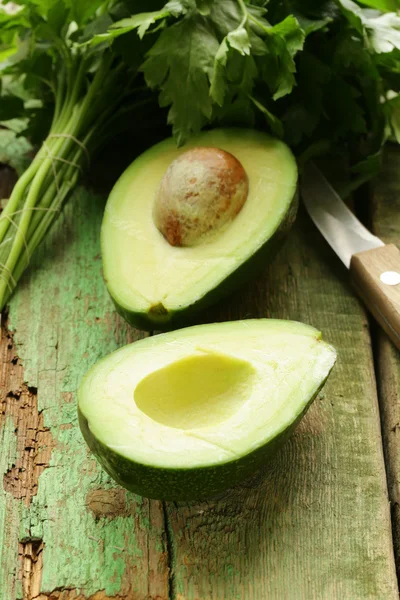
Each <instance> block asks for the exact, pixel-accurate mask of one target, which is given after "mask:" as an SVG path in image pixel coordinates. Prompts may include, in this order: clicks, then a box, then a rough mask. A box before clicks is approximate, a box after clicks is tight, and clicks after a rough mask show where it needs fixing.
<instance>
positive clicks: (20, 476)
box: [0, 319, 55, 506]
mask: <svg viewBox="0 0 400 600" xmlns="http://www.w3.org/2000/svg"><path fill="white" fill-rule="evenodd" d="M1 336H2V340H4V341H3V343H2V344H1V348H2V353H3V356H2V363H1V371H0V387H1V389H3V390H8V392H6V393H5V394H3V396H2V397H1V398H0V425H1V424H2V422H3V421H5V419H6V418H11V419H12V420H13V422H14V424H15V435H16V437H17V458H16V461H15V464H13V465H12V466H11V467H10V468H9V469H8V470H7V472H6V473H5V474H4V477H3V486H4V490H5V491H7V492H10V493H11V494H12V495H13V496H14V498H17V499H24V502H25V504H26V505H27V506H28V505H29V504H30V502H31V500H32V498H33V496H35V495H36V494H37V490H38V484H39V477H40V475H41V474H42V473H43V471H44V470H45V468H46V467H48V466H49V462H50V457H51V452H52V449H53V448H54V445H55V444H54V441H53V438H52V435H51V433H50V430H49V428H48V427H45V425H44V416H43V413H42V412H39V410H38V400H37V389H36V388H34V387H31V386H28V385H27V383H26V382H25V380H24V370H23V366H22V365H21V362H20V360H19V358H18V356H17V355H16V352H15V345H14V341H13V336H12V333H11V332H10V331H9V330H8V328H7V320H6V319H5V320H4V321H3V325H2V331H1Z"/></svg>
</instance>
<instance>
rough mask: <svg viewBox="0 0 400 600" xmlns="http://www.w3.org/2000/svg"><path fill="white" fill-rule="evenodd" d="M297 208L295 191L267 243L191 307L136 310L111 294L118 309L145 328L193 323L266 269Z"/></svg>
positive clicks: (165, 327) (290, 225) (164, 328)
mask: <svg viewBox="0 0 400 600" xmlns="http://www.w3.org/2000/svg"><path fill="white" fill-rule="evenodd" d="M297 209H298V193H297V192H296V193H295V194H294V196H293V200H292V203H291V205H290V207H289V210H288V211H287V213H286V216H285V218H284V220H283V221H282V223H281V224H280V226H279V227H278V229H276V231H275V232H274V233H273V235H272V236H271V237H270V238H269V239H268V240H267V241H266V242H265V244H263V245H262V246H261V247H260V248H259V249H258V250H257V252H255V253H254V254H253V255H252V256H251V257H250V258H249V259H248V260H247V261H246V262H244V263H242V264H241V265H240V266H239V267H238V268H237V269H236V270H235V271H233V272H232V273H231V274H230V275H229V276H228V277H227V278H226V279H224V280H223V281H222V282H221V283H220V284H219V285H217V287H215V288H213V289H212V290H209V291H208V292H207V293H206V294H204V296H202V297H201V298H199V299H198V300H197V301H196V302H195V303H193V304H191V305H190V306H183V307H182V308H181V309H180V310H177V311H174V312H167V311H166V310H165V309H164V307H163V306H158V307H154V310H150V311H149V312H147V313H145V312H134V311H131V310H129V309H127V308H125V307H124V306H122V305H120V304H119V303H118V302H117V301H116V300H115V298H113V297H112V296H111V298H112V300H113V302H114V305H115V307H116V310H117V312H118V313H119V314H120V315H121V316H122V317H123V318H124V319H125V320H126V321H127V322H128V323H129V324H130V325H133V326H134V327H136V328H137V329H141V330H144V331H154V330H157V331H171V330H173V329H179V328H181V327H186V326H188V325H192V324H193V323H194V320H195V319H196V317H197V316H198V314H199V313H200V312H201V311H203V310H204V309H206V308H208V307H209V306H211V305H213V304H215V303H216V302H218V301H219V300H221V299H222V298H224V297H225V296H227V295H229V294H230V293H232V292H233V291H234V290H235V289H237V288H238V287H240V286H241V285H243V284H244V283H247V282H248V281H251V280H252V279H254V278H255V277H256V276H257V275H258V274H259V273H260V272H261V271H262V270H263V269H265V267H266V266H267V265H268V263H270V262H271V260H272V259H273V258H274V256H275V255H276V254H277V253H278V251H279V250H280V248H281V246H282V245H283V242H284V241H285V238H286V235H287V233H288V232H289V230H290V228H291V227H292V225H293V223H294V222H295V220H296V215H297ZM163 309H164V310H163Z"/></svg>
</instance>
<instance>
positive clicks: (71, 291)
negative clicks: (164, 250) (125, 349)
mask: <svg viewBox="0 0 400 600" xmlns="http://www.w3.org/2000/svg"><path fill="white" fill-rule="evenodd" d="M103 207H104V200H103V199H102V198H100V197H96V196H94V195H93V194H88V193H86V192H84V191H83V190H80V191H79V192H77V193H76V194H75V196H74V198H73V199H72V200H71V202H70V204H69V205H68V208H67V210H66V212H65V216H64V218H62V219H60V220H59V221H58V223H57V225H56V227H55V229H54V231H53V232H52V235H51V236H50V237H51V239H50V241H49V242H48V243H46V245H45V246H44V247H43V248H42V250H41V251H40V253H39V254H38V256H37V257H36V259H35V261H34V262H33V264H32V266H31V269H30V271H29V275H28V276H27V277H26V278H25V279H24V280H23V282H22V283H21V286H20V288H19V291H18V293H17V294H16V296H15V297H14V298H13V300H12V302H11V306H10V311H9V318H8V323H7V322H4V320H3V336H2V342H1V347H0V349H1V365H0V368H1V371H0V376H1V381H0V385H1V396H0V398H1V404H0V406H1V407H2V411H1V412H0V448H1V451H0V467H1V471H0V472H1V482H2V484H3V485H2V486H0V490H1V491H0V598H1V599H2V600H3V599H4V600H15V599H16V598H18V599H20V598H23V599H24V600H32V599H33V598H35V600H36V599H38V600H39V599H40V600H47V599H51V600H84V599H87V598H90V599H93V598H94V599H95V600H109V599H110V600H113V599H117V598H118V600H124V599H133V598H134V599H135V600H145V599H146V600H147V599H150V598H152V599H156V598H158V599H167V598H168V597H169V581H168V556H167V553H166V536H165V529H164V514H163V507H162V504H161V503H160V502H156V501H149V500H146V499H144V498H140V497H139V496H135V495H133V494H128V493H126V492H125V491H124V490H122V489H120V488H118V487H116V486H115V485H114V484H113V483H112V482H111V481H110V479H109V478H108V477H107V476H106V475H105V474H104V473H103V472H102V471H101V469H100V468H99V466H98V465H97V463H96V461H95V460H94V459H93V458H92V457H91V456H90V455H89V453H88V451H87V448H86V446H85V444H84V442H83V439H82V437H81V435H80V432H79V428H78V426H77V413H76V398H75V392H76V389H77V386H78V384H79V381H80V379H81V377H82V376H83V374H84V373H85V372H86V370H87V369H88V367H89V366H90V365H91V364H93V363H94V362H95V361H96V360H97V359H98V358H99V357H100V356H103V355H105V354H106V353H108V352H110V351H112V350H113V349H115V348H117V347H118V346H120V345H122V344H124V343H126V342H128V341H132V340H134V339H136V338H138V337H140V336H141V335H142V334H141V333H139V332H136V331H134V330H132V329H130V328H129V327H128V326H127V325H125V324H124V323H123V322H122V321H121V320H120V319H119V318H118V317H117V316H116V314H115V312H114V310H113V306H112V303H111V301H110V299H109V298H108V295H107V292H106V290H105V286H104V284H103V281H102V277H101V260H100V255H99V228H100V220H101V216H102V211H103ZM10 332H12V333H10ZM96 594H97V595H96ZM93 595H94V596H93Z"/></svg>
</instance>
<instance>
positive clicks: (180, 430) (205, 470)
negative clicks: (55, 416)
mask: <svg viewBox="0 0 400 600" xmlns="http://www.w3.org/2000/svg"><path fill="white" fill-rule="evenodd" d="M335 358H336V355H335V351H334V350H333V348H332V347H331V346H329V345H328V344H326V343H325V342H323V341H322V339H321V334H320V333H319V332H318V331H317V330H316V329H314V328H312V327H310V326H308V325H303V324H301V323H297V322H293V321H279V320H267V319H260V320H248V321H235V322H231V323H217V324H212V325H199V326H196V327H189V328H186V329H181V330H179V331H174V332H169V333H164V334H161V335H158V336H155V337H149V338H145V339H143V340H140V341H138V342H135V343H134V344H131V345H128V346H125V347H124V348H121V349H120V350H117V351H116V352H114V353H113V354H110V355H109V356H107V357H106V358H104V359H103V360H101V361H100V362H98V363H97V364H96V365H95V366H94V367H92V369H91V370H90V371H89V373H88V374H87V375H86V377H85V378H84V380H83V382H82V384H81V386H80V390H79V394H78V405H79V422H80V427H81V430H82V433H83V436H84V438H85V439H86V442H87V444H88V445H89V447H90V449H91V450H92V452H93V453H94V454H95V455H96V456H97V458H98V460H99V462H100V463H101V465H102V466H103V467H104V469H105V470H106V471H107V472H108V473H109V474H110V475H111V477H113V478H114V479H115V480H116V481H117V482H118V483H119V484H121V485H122V486H124V487H126V488H127V489H129V490H131V491H133V492H136V493H138V494H140V495H142V496H147V497H150V498H158V499H171V500H196V499H201V498H205V497H211V496H213V495H215V494H217V493H219V492H221V491H223V490H225V489H226V488H228V487H231V486H232V485H234V484H235V483H237V482H238V481H240V480H241V479H243V478H245V477H246V476H247V475H249V474H250V473H251V472H252V471H253V470H254V469H256V468H257V467H259V466H260V465H262V464H264V463H265V462H266V461H268V459H269V458H270V457H271V456H272V454H273V453H274V451H275V450H276V449H277V448H278V447H279V445H280V444H281V443H282V442H283V441H284V440H285V439H286V438H287V437H288V435H289V434H290V432H291V431H292V429H293V427H294V426H295V425H296V423H298V421H299V420H300V419H301V417H302V416H303V415H304V413H305V412H306V410H307V408H308V407H309V405H310V403H311V402H312V400H313V399H314V397H315V396H316V394H317V393H318V391H319V390H320V389H321V387H322V386H323V384H324V382H325V380H326V378H327V377H328V375H329V373H330V371H331V369H332V367H333V365H334V362H335Z"/></svg>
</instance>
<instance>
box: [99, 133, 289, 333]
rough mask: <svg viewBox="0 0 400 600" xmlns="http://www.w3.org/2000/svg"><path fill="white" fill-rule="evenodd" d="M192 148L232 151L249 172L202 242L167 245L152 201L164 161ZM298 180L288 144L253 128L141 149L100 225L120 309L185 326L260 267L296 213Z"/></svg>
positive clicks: (153, 322)
mask: <svg viewBox="0 0 400 600" xmlns="http://www.w3.org/2000/svg"><path fill="white" fill-rule="evenodd" d="M194 147H196V148H199V147H200V148H208V149H209V148H218V149H221V150H223V151H225V152H226V153H229V155H233V157H234V158H235V159H236V160H237V161H239V162H240V164H241V165H242V166H243V169H244V171H245V173H246V174H247V178H248V195H247V200H246V201H245V203H244V205H243V207H242V208H241V210H240V212H239V213H238V214H237V215H236V216H235V218H234V219H233V220H232V221H230V222H229V224H227V225H226V226H225V227H223V228H222V229H221V230H219V231H217V232H216V233H215V235H213V236H209V237H206V238H205V239H204V241H202V243H198V244H196V245H193V246H190V247H187V246H186V247H181V246H172V245H171V244H170V243H169V242H168V241H167V239H166V238H165V237H164V235H163V234H162V233H161V232H160V231H159V229H158V228H157V226H156V225H155V219H154V202H155V198H156V196H157V192H158V190H159V189H160V182H161V181H162V179H163V176H164V175H165V173H166V171H167V169H168V167H169V166H170V165H171V164H172V163H173V161H175V159H177V158H178V157H180V156H181V155H182V153H183V152H187V151H188V149H190V148H194ZM193 180H195V178H193ZM296 186H297V166H296V162H295V159H294V157H293V155H292V154H291V152H290V150H289V148H288V147H287V146H286V145H285V144H283V143H282V142H281V141H279V140H276V139H274V138H271V137H270V136H268V135H266V134H263V133H260V132H256V131H254V130H246V129H219V130H213V131H207V132H205V133H202V134H201V135H199V136H198V137H196V138H195V139H192V140H191V142H190V143H189V144H187V145H186V146H185V147H184V148H177V147H176V145H175V142H174V140H173V139H167V140H165V141H163V142H161V143H159V144H157V145H155V146H153V147H152V148H150V149H149V150H147V151H146V152H144V154H142V155H141V156H139V157H138V158H137V159H136V160H135V161H134V162H133V163H132V165H131V166H130V167H128V169H127V170H126V171H125V172H124V174H123V175H122V176H121V178H120V179H119V181H118V182H117V184H116V185H115V187H114V189H113V190H112V192H111V195H110V197H109V199H108V202H107V206H106V210H105V214H104V220H103V225H102V230H101V246H102V257H103V268H104V277H105V281H106V285H107V288H108V290H109V293H110V295H111V297H112V299H113V301H114V303H115V305H116V308H117V310H118V311H119V312H120V314H122V316H123V317H124V318H125V319H126V320H127V321H128V322H129V323H131V324H132V325H134V326H136V327H139V328H141V329H145V330H153V329H160V330H168V329H173V328H177V327H181V326H183V325H186V324H190V323H191V322H192V320H193V317H194V316H195V315H196V313H197V312H198V311H199V310H201V309H203V308H205V307H207V306H209V305H211V304H212V303H214V302H215V301H217V300H219V299H220V298H221V297H223V296H224V295H226V294H228V293H229V292H231V291H232V290H233V289H235V288H236V287H237V286H238V285H240V284H241V283H243V282H245V281H247V280H249V279H250V278H252V277H253V276H254V275H255V274H256V273H257V272H259V271H260V270H261V269H262V268H265V265H266V264H267V262H268V261H269V260H270V258H271V257H272V256H273V254H274V253H275V251H276V249H277V248H278V247H279V245H280V242H281V241H282V239H283V237H284V235H285V234H286V232H287V231H288V229H289V228H290V226H291V225H292V223H293V221H294V219H295V216H296V209H297V196H296Z"/></svg>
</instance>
